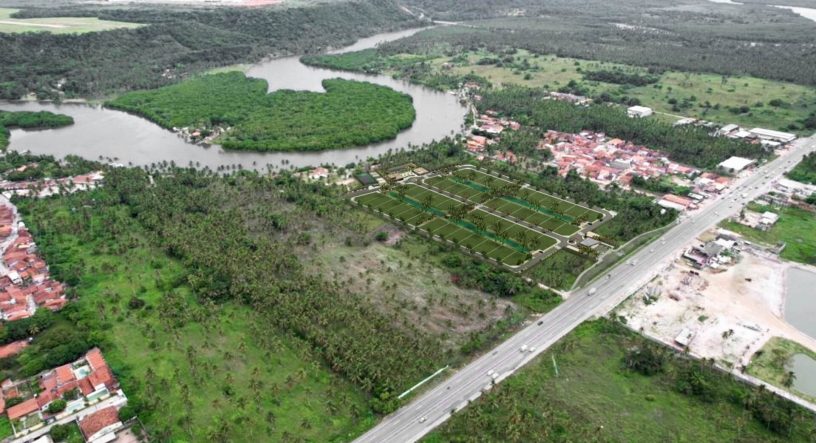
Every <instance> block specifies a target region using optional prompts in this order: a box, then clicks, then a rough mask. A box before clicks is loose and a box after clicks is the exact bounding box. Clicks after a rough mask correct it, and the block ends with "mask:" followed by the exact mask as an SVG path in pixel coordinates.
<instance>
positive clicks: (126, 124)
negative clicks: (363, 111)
mask: <svg viewBox="0 0 816 443" xmlns="http://www.w3.org/2000/svg"><path fill="white" fill-rule="evenodd" d="M420 30H421V29H411V30H405V31H400V32H392V33H385V34H378V35H375V36H372V37H368V38H364V39H361V40H359V41H357V42H356V43H354V44H353V45H351V46H348V47H345V48H343V49H340V50H336V51H332V52H333V53H342V52H350V51H357V50H361V49H366V48H373V47H375V46H376V45H377V44H378V43H381V42H386V41H392V40H397V39H400V38H403V37H407V36H409V35H412V34H414V33H416V32H419V31H420ZM247 75H249V76H251V77H257V78H263V79H264V80H266V81H267V82H269V90H270V91H275V90H279V89H294V90H309V91H322V90H323V89H322V87H321V82H322V81H323V80H325V79H329V78H345V79H351V80H360V81H368V82H371V83H377V84H380V85H384V86H388V87H390V88H393V89H395V90H397V91H401V92H405V93H407V94H409V95H411V97H412V98H413V101H414V107H415V108H416V116H417V117H416V121H415V122H414V124H413V126H412V127H411V128H409V129H407V130H405V131H402V132H401V133H400V134H399V135H398V136H397V138H396V139H394V140H390V141H386V142H382V143H377V144H373V145H369V146H364V147H358V148H352V149H339V150H329V151H321V152H285V153H257V152H245V151H224V150H223V149H221V147H219V146H211V147H202V146H199V145H193V144H189V143H186V142H184V141H183V140H182V139H181V138H179V137H178V136H177V135H176V134H174V133H172V132H170V131H167V130H164V129H162V128H160V127H159V126H158V125H155V124H153V123H151V122H149V121H147V120H144V119H142V118H140V117H136V116H133V115H130V114H127V113H124V112H120V111H115V110H111V109H105V108H102V107H100V106H89V105H82V104H61V105H56V104H53V103H38V102H20V103H17V102H14V103H12V102H0V109H2V110H8V111H52V112H57V113H61V114H67V115H70V116H71V117H73V118H74V124H73V125H71V126H68V127H65V128H60V129H53V130H44V131H23V130H12V131H11V133H12V135H11V144H10V148H11V149H13V150H17V151H25V150H29V151H31V152H32V153H35V154H49V155H53V156H55V157H58V158H61V157H64V156H65V155H68V154H74V155H79V156H81V157H84V158H87V159H90V160H98V159H100V158H111V159H115V161H116V162H118V163H122V164H126V165H130V164H132V165H139V166H142V165H149V164H151V163H158V162H162V161H167V162H170V161H173V162H175V163H176V164H177V165H179V166H188V165H191V164H192V165H196V166H200V167H202V168H203V167H205V166H207V167H209V168H210V169H217V168H218V167H219V166H232V165H239V164H240V165H242V166H243V167H244V168H254V169H264V168H265V167H266V165H267V164H269V165H272V166H275V167H281V165H284V164H285V165H286V166H287V167H288V166H290V165H291V166H295V167H300V166H309V165H318V164H335V165H338V166H342V165H345V164H347V163H350V162H356V161H359V160H364V159H366V158H368V157H376V156H377V155H380V154H382V153H385V152H387V151H389V150H398V149H402V148H408V147H410V146H419V145H422V144H423V143H428V142H431V141H433V140H439V139H442V138H443V137H445V136H447V135H451V134H453V133H455V132H458V131H459V130H460V129H461V125H462V122H463V117H464V115H465V113H466V109H465V107H464V106H462V105H461V104H460V103H459V101H458V99H457V98H456V96H454V95H451V94H445V93H441V92H437V91H433V90H431V89H428V88H425V87H422V86H417V85H412V84H410V83H408V82H406V81H401V80H394V79H392V78H390V77H387V76H383V75H364V74H356V73H348V72H339V71H332V70H328V69H319V68H312V67H308V66H306V65H304V64H302V63H300V60H299V57H296V56H295V57H283V58H277V59H272V60H268V61H264V62H261V63H258V64H255V65H253V66H251V67H250V68H249V70H248V72H247Z"/></svg>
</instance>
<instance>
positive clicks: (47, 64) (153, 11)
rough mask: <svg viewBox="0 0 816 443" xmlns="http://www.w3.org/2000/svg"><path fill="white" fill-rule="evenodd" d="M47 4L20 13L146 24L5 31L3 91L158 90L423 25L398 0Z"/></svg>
mask: <svg viewBox="0 0 816 443" xmlns="http://www.w3.org/2000/svg"><path fill="white" fill-rule="evenodd" d="M287 3H288V2H287ZM41 5H43V6H52V7H48V8H30V9H24V10H21V11H20V12H19V13H17V15H16V17H17V18H20V19H34V18H38V19H39V18H47V19H46V20H45V22H53V21H56V20H59V19H58V18H55V17H89V18H93V17H96V18H99V19H100V20H106V21H116V22H127V23H131V24H137V23H140V24H144V26H142V27H139V28H136V29H114V30H111V31H106V32H99V33H87V34H57V35H55V34H50V33H45V32H37V33H22V34H19V33H17V34H3V33H0V54H3V63H1V64H0V98H2V99H15V98H20V97H22V96H23V95H25V94H26V93H28V92H34V93H36V94H37V97H38V98H41V99H46V98H47V99H61V98H74V97H89V96H93V97H98V96H105V95H109V94H111V93H118V92H121V91H129V90H139V89H153V88H157V87H160V86H163V85H167V84H171V83H176V82H178V81H179V80H181V79H184V78H186V77H188V76H189V75H190V74H192V73H199V72H204V71H207V70H209V69H212V68H215V67H220V66H229V65H233V64H237V63H248V62H256V61H259V60H261V59H263V58H264V57H267V56H269V55H270V54H274V55H283V54H306V53H314V52H317V51H319V50H322V49H325V48H327V47H338V46H342V45H345V44H350V43H352V42H353V41H354V40H355V39H358V38H360V37H364V36H368V35H371V34H375V33H377V32H383V31H391V30H396V29H402V28H407V27H411V26H418V25H419V23H418V22H417V21H416V20H415V19H414V18H413V17H412V16H410V15H409V14H406V13H405V12H404V11H402V10H401V9H399V6H398V5H397V3H396V2H395V1H393V0H370V1H355V0H352V1H348V2H327V3H319V4H312V5H309V6H307V7H299V8H282V7H274V8H210V7H202V8H192V9H190V8H186V7H166V5H162V6H150V5H132V6H134V7H127V8H107V7H100V6H96V5H79V4H72V5H63V4H60V5H54V4H53V3H51V2H45V3H41ZM72 20H73V19H72ZM79 61H81V62H79ZM63 79H64V80H65V81H64V84H62V86H61V87H59V88H57V87H56V85H57V84H58V83H60V82H61V81H62V80H63Z"/></svg>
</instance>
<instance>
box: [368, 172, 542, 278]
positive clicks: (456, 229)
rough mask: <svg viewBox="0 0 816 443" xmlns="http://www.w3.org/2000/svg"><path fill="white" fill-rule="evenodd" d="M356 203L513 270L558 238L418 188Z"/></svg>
mask: <svg viewBox="0 0 816 443" xmlns="http://www.w3.org/2000/svg"><path fill="white" fill-rule="evenodd" d="M355 200H356V201H357V202H358V203H360V204H362V205H364V206H366V207H369V208H371V209H374V210H377V211H380V212H382V213H384V214H388V215H389V216H391V217H392V218H394V219H397V220H400V221H402V222H404V223H408V224H410V225H412V226H416V227H419V228H421V229H423V230H425V231H427V232H428V233H429V234H431V235H433V236H435V237H437V238H439V239H441V240H442V241H450V242H453V243H454V244H457V245H460V246H462V247H464V248H466V249H468V250H470V251H471V252H473V253H478V254H481V255H482V256H484V257H487V258H491V259H494V260H496V261H498V262H500V263H504V264H506V265H510V266H517V265H520V264H523V263H524V262H525V261H527V260H529V259H530V258H532V253H533V252H537V251H543V250H546V249H548V248H550V247H553V246H554V245H556V243H557V240H556V239H555V238H553V237H550V236H548V235H546V234H543V233H541V232H539V231H536V230H534V229H530V228H527V227H525V226H522V225H521V224H519V223H516V222H514V221H511V220H509V219H505V218H503V217H500V216H496V215H493V214H490V213H488V212H486V211H483V210H480V209H472V205H470V206H471V207H466V206H467V205H469V204H468V203H463V202H461V201H458V200H455V199H452V198H449V197H446V196H445V195H442V194H440V193H439V192H437V191H434V190H431V189H429V188H426V187H423V186H419V185H415V184H407V185H402V186H398V187H396V188H394V189H390V190H387V191H380V192H371V193H368V194H364V195H360V196H358V197H355ZM463 207H465V208H463ZM453 214H456V215H453ZM458 217H461V218H458Z"/></svg>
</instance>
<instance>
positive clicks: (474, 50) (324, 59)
mask: <svg viewBox="0 0 816 443" xmlns="http://www.w3.org/2000/svg"><path fill="white" fill-rule="evenodd" d="M475 25H476V26H480V23H476V24H475ZM489 25H490V24H485V26H489ZM475 32H477V31H475V30H473V29H468V30H458V31H457V28H451V27H444V28H437V29H431V30H428V31H424V32H422V33H420V34H418V35H416V36H413V37H410V38H408V39H403V40H400V41H396V42H391V43H388V44H385V45H384V46H382V47H380V48H378V49H376V50H375V49H369V50H364V51H360V52H357V53H346V54H338V55H328V56H317V57H307V58H305V59H304V62H306V63H309V64H315V65H319V66H324V67H329V68H334V69H344V70H353V71H364V72H380V73H386V74H390V75H393V76H396V77H402V78H408V79H410V80H411V81H414V82H416V83H420V84H425V85H428V86H431V87H437V88H440V89H453V88H456V87H458V85H459V84H460V83H461V82H462V81H465V80H474V81H477V82H478V83H480V84H482V85H485V86H486V85H494V86H497V87H504V86H513V85H517V86H526V87H535V88H545V89H548V90H560V91H562V92H573V93H576V94H580V95H585V96H589V97H592V98H593V99H594V100H595V101H596V102H610V103H619V104H622V105H627V106H628V105H635V104H642V105H645V106H649V107H651V108H653V109H654V110H655V111H657V112H658V113H663V114H658V115H657V117H658V118H661V119H664V120H666V121H667V122H674V121H675V120H676V119H677V118H678V114H679V115H683V116H690V117H697V118H701V119H707V120H711V121H714V122H720V123H738V124H741V125H743V126H748V127H755V126H758V127H765V128H771V129H779V130H785V131H794V132H800V133H809V132H812V130H813V129H816V113H814V111H813V105H814V104H816V89H814V88H813V87H812V86H804V85H798V84H795V83H789V82H783V81H777V80H766V79H762V78H757V77H751V76H746V75H743V74H742V73H736V74H731V75H722V74H712V73H706V72H684V71H686V69H685V68H675V69H676V70H664V69H658V68H655V67H654V66H653V63H652V62H651V61H650V62H649V63H647V64H645V65H643V66H649V68H647V67H640V66H633V65H625V64H620V63H613V62H604V61H598V60H592V59H591V58H592V57H587V56H583V55H582V56H581V58H583V59H581V58H573V57H564V56H556V55H553V54H560V52H558V51H556V52H550V53H547V52H542V51H540V50H539V49H537V48H533V47H530V50H525V49H518V48H519V47H518V46H509V45H495V44H493V43H492V42H491V41H486V42H483V43H480V44H479V45H478V46H477V47H474V45H473V44H468V43H466V42H459V41H458V38H459V37H456V39H455V41H454V42H451V41H450V40H451V39H454V37H453V36H459V34H461V33H475ZM452 35H453V36H452ZM479 38H481V37H479ZM451 45H454V47H453V48H452V47H451ZM522 47H523V46H522ZM587 58H590V60H586V59H587ZM514 152H515V151H514Z"/></svg>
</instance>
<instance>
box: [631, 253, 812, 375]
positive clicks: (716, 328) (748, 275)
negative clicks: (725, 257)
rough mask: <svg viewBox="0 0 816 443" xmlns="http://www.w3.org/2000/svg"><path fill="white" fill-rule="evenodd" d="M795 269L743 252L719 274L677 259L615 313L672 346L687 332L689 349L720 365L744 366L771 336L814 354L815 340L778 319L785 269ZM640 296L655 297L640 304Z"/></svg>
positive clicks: (782, 300) (641, 297) (636, 327)
mask: <svg viewBox="0 0 816 443" xmlns="http://www.w3.org/2000/svg"><path fill="white" fill-rule="evenodd" d="M794 266H799V265H795V264H790V263H786V262H781V261H780V260H778V259H775V258H770V257H766V256H760V255H755V254H754V253H752V252H750V251H743V252H742V254H741V258H740V261H739V263H737V264H735V265H733V266H730V267H728V268H727V269H725V270H722V271H719V272H712V271H710V270H706V271H699V275H694V274H693V272H692V271H694V270H693V269H692V268H690V267H689V266H687V265H686V264H685V263H684V262H682V261H681V260H677V261H675V262H673V263H672V264H671V265H670V266H669V267H667V269H666V270H665V271H664V272H663V273H661V276H660V277H658V278H656V279H655V280H653V281H652V282H650V283H649V284H648V285H646V286H645V287H644V288H642V289H641V290H639V291H638V292H637V293H636V294H635V295H634V296H633V297H631V298H630V299H629V300H627V301H626V302H625V303H624V304H623V305H621V307H620V308H619V309H618V311H617V312H618V314H619V315H623V316H625V317H626V318H627V322H628V324H629V325H630V326H631V327H633V328H634V329H638V330H642V331H643V332H644V333H646V334H647V335H650V336H652V337H655V338H658V339H660V340H661V341H663V342H666V343H669V344H675V346H677V345H676V343H675V342H674V340H675V338H676V337H677V336H678V335H679V334H680V332H681V331H682V330H683V329H687V330H689V331H691V332H692V333H693V339H692V340H691V342H690V344H689V351H690V352H691V353H692V354H694V355H697V356H700V357H703V358H712V359H715V360H717V361H719V362H721V363H724V364H726V365H734V366H740V365H742V366H745V365H747V364H748V363H749V362H750V359H751V357H752V356H753V354H754V353H755V352H756V351H758V350H759V349H760V348H762V346H763V345H764V344H765V343H766V342H767V341H768V340H769V339H770V338H771V337H774V336H779V337H783V338H787V339H790V340H793V341H795V342H797V343H800V344H802V345H803V346H805V347H807V348H809V349H812V350H814V351H816V339H814V338H812V337H809V336H808V335H806V334H804V333H803V332H801V331H799V330H798V329H796V328H795V327H793V326H792V325H790V324H789V323H787V322H786V321H785V319H784V317H783V313H784V301H785V300H784V294H785V277H786V271H787V269H789V268H791V267H794ZM646 294H652V295H657V296H658V298H657V300H656V301H654V302H652V303H651V304H646V303H645V302H644V299H643V297H644V296H645V295H646Z"/></svg>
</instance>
